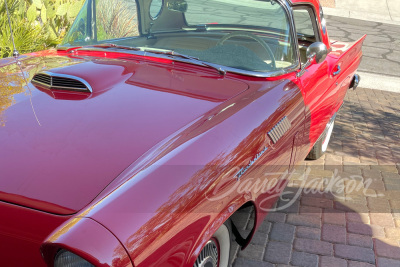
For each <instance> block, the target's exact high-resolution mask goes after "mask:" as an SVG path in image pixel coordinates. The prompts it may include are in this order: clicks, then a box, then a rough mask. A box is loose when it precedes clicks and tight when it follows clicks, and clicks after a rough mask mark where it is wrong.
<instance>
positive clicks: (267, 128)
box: [0, 0, 365, 267]
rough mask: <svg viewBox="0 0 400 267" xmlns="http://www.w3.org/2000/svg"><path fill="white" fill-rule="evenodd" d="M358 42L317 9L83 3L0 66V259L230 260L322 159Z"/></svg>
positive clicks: (195, 1)
mask: <svg viewBox="0 0 400 267" xmlns="http://www.w3.org/2000/svg"><path fill="white" fill-rule="evenodd" d="M364 38H365V37H363V38H361V39H360V40H359V41H357V42H355V43H344V42H338V41H332V40H330V39H329V36H328V32H327V29H326V23H325V19H324V16H323V12H322V8H321V6H320V4H319V2H318V1H317V0H292V1H290V0H241V1H236V0H152V1H151V0H136V1H134V0H114V1H109V0H87V1H86V2H85V3H84V5H83V7H82V10H81V11H80V13H79V15H78V17H77V18H76V20H75V22H74V23H73V25H72V27H71V28H70V30H69V32H68V33H67V35H66V37H65V38H64V41H63V43H62V44H61V45H60V46H59V47H58V48H57V49H53V50H48V51H42V52H37V53H31V54H27V55H22V56H18V55H16V56H15V58H6V59H2V60H0V124H1V125H0V144H1V148H0V157H1V158H0V175H1V179H0V214H1V220H0V266H56V267H62V266H64V267H66V266H74V267H75V266H82V267H83V266H114V267H117V266H118V267H120V266H136V267H140V266H190V267H191V266H221V267H222V266H224V267H225V266H228V265H230V264H231V262H232V257H233V255H234V254H235V251H236V248H237V247H240V248H242V249H244V248H245V247H246V246H247V244H248V243H249V242H250V240H251V237H252V236H253V234H254V232H255V231H256V230H257V227H259V225H260V224H261V222H262V221H263V220H264V218H265V215H266V214H267V212H268V211H269V210H270V209H271V207H272V206H273V205H274V203H275V201H276V200H277V198H278V197H279V194H280V193H281V192H282V190H283V189H284V187H285V185H286V182H287V177H286V176H285V175H284V173H287V172H288V171H290V170H292V168H293V166H295V165H296V163H298V162H300V161H302V160H304V159H305V158H306V157H308V158H309V159H316V158H318V157H320V156H321V155H322V154H323V153H324V152H325V151H326V149H327V145H328V142H329V139H330V136H331V133H332V129H333V127H334V119H335V116H336V114H337V112H338V111H339V109H340V107H341V105H342V104H343V99H344V96H345V94H346V92H347V90H348V89H349V88H354V89H355V88H356V87H357V85H358V81H359V77H358V75H356V74H355V73H356V70H357V68H358V66H359V64H360V61H361V57H362V52H361V47H362V43H363V40H364ZM267 174H268V175H267ZM272 181H275V183H272ZM253 183H256V184H253ZM262 184H264V185H267V184H268V190H256V188H257V187H259V186H260V185H262ZM244 211H246V212H244ZM249 211H252V212H253V214H255V219H254V225H250V226H248V228H247V230H250V233H248V231H247V232H246V231H243V228H242V227H240V226H239V225H240V223H241V222H242V221H245V220H247V217H248V216H249V215H248V214H249V213H248V212H249Z"/></svg>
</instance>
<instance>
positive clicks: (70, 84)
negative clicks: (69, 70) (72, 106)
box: [32, 72, 93, 92]
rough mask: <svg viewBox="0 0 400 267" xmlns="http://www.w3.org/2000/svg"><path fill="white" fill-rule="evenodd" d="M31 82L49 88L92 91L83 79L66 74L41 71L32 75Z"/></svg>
mask: <svg viewBox="0 0 400 267" xmlns="http://www.w3.org/2000/svg"><path fill="white" fill-rule="evenodd" d="M32 83H33V84H37V85H39V86H42V87H45V88H49V89H56V90H70V91H78V92H93V90H92V88H91V87H90V85H89V84H88V83H87V82H86V81H85V80H83V79H81V78H78V77H75V76H71V75H66V74H59V73H51V72H41V73H38V74H36V75H35V76H33V79H32Z"/></svg>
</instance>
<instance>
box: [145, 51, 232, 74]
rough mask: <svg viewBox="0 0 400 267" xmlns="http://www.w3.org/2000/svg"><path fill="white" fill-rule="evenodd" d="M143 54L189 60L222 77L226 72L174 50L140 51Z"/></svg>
mask: <svg viewBox="0 0 400 267" xmlns="http://www.w3.org/2000/svg"><path fill="white" fill-rule="evenodd" d="M141 51H143V52H148V53H153V54H162V55H167V56H172V57H180V58H183V59H189V60H191V63H193V64H196V65H202V66H206V67H210V68H213V69H216V70H217V71H218V73H219V74H221V75H224V76H225V74H226V70H225V69H224V68H222V66H220V65H218V64H213V63H209V62H205V61H203V60H200V59H199V58H197V57H192V56H188V55H184V54H180V53H178V52H175V51H174V50H153V49H141Z"/></svg>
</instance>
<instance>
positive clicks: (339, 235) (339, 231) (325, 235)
mask: <svg viewBox="0 0 400 267" xmlns="http://www.w3.org/2000/svg"><path fill="white" fill-rule="evenodd" d="M322 240H324V241H328V242H333V243H341V244H346V228H345V227H343V226H339V225H333V224H324V225H323V226H322Z"/></svg>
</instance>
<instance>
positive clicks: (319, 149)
mask: <svg viewBox="0 0 400 267" xmlns="http://www.w3.org/2000/svg"><path fill="white" fill-rule="evenodd" d="M334 126H335V121H334V120H332V122H331V123H330V124H329V125H328V127H327V128H326V129H325V131H324V133H323V134H322V135H321V137H320V138H319V139H318V141H317V142H316V143H315V144H314V146H313V148H312V149H311V151H310V153H308V155H307V159H312V160H316V159H319V158H320V157H322V155H323V154H324V153H325V152H326V150H327V149H328V145H329V141H330V140H331V135H332V132H333V127H334Z"/></svg>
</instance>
